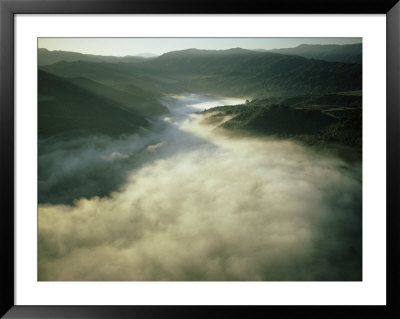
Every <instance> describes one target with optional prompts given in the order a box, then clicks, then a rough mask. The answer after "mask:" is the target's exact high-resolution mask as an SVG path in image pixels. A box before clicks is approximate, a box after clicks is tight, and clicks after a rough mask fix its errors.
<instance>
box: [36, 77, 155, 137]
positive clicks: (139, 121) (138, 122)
mask: <svg viewBox="0 0 400 319" xmlns="http://www.w3.org/2000/svg"><path fill="white" fill-rule="evenodd" d="M146 125H148V121H147V120H146V119H145V118H144V117H143V116H142V115H140V114H139V113H137V112H134V111H127V110H125V109H122V108H120V107H119V105H118V104H116V103H114V104H113V103H111V102H110V101H108V100H106V99H104V98H103V97H100V96H97V95H95V94H93V93H91V92H88V91H87V90H85V89H83V88H80V87H78V86H76V85H74V84H73V83H70V82H68V81H67V80H65V79H61V78H59V77H57V76H55V75H52V74H49V73H47V72H43V71H40V70H39V72H38V131H39V137H49V136H54V135H57V134H63V133H64V134H65V133H67V134H88V133H102V134H108V135H121V134H127V133H132V132H135V131H137V130H138V128H139V127H142V126H146Z"/></svg>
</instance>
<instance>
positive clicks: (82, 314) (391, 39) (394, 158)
mask: <svg viewBox="0 0 400 319" xmlns="http://www.w3.org/2000/svg"><path fill="white" fill-rule="evenodd" d="M39 13H40V14H56V13H62V14H120V13H125V14H127V13H135V14H146V13H152V14H170V13H174V14H218V13H225V14H229V13H246V14H257V13H258V14H259V13H263V14H279V13H285V14H291V13H293V14H294V13H296V14H300V13H313V14H327V13H329V14H385V15H386V20H387V32H386V36H387V106H386V112H387V118H386V123H387V131H386V146H387V153H386V156H387V171H386V174H387V202H386V204H387V211H386V217H387V305H386V306H373V305H371V306H239V305H238V306H156V305H155V306H22V305H15V303H14V293H15V291H14V261H15V260H14V200H15V198H14V186H15V185H14V173H15V172H14V160H15V158H14V15H15V14H39ZM399 18H400V2H398V0H389V1H385V0H324V1H323V0H319V1H316V0H307V1H295V0H293V1H292V0H291V1H288V0H280V1H276V0H275V1H267V0H266V1H262V2H261V1H258V2H255V1H252V0H250V1H249V0H248V1H245V2H242V3H239V2H238V3H235V4H234V3H231V2H229V4H228V3H227V2H222V1H216V0H214V1H209V0H204V1H197V2H194V1H184V0H170V1H163V0H134V1H128V0H69V1H68V0H47V1H43V0H42V1H40V0H0V22H1V38H0V40H1V51H0V58H1V64H0V67H1V69H0V168H1V170H0V181H1V186H2V188H1V192H0V196H1V197H0V203H1V209H0V212H1V213H0V218H1V219H0V221H1V231H0V236H1V237H0V238H1V244H2V246H1V262H0V271H1V273H0V293H1V295H0V315H2V316H3V315H4V318H206V317H207V318H208V317H220V318H221V317H231V316H232V315H237V316H239V317H242V318H243V317H244V318H247V317H250V316H251V317H258V316H263V317H267V316H268V317H271V318H275V317H278V318H280V317H289V318H290V317H296V318H303V317H307V318H309V317H321V316H323V317H324V318H350V317H351V318H355V317H358V316H363V315H368V316H372V317H373V318H395V317H397V318H399V317H400V307H399V306H398V304H399V302H398V301H399V295H398V292H397V291H398V287H399V284H400V282H399V269H400V267H399V262H398V259H397V249H398V247H397V244H399V235H398V234H399V231H398V229H399V227H400V224H399V218H398V213H399V211H400V209H399V203H398V200H397V197H398V189H399V188H398V186H399V182H400V180H399V169H398V163H399V162H400V154H399V150H400V147H399V146H400V143H399V140H398V138H399V137H400V67H399V57H400V19H399ZM376 213H381V214H384V213H385V212H376Z"/></svg>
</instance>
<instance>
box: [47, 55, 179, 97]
mask: <svg viewBox="0 0 400 319" xmlns="http://www.w3.org/2000/svg"><path fill="white" fill-rule="evenodd" d="M40 69H41V70H44V71H46V72H49V73H52V74H55V75H57V76H59V77H64V78H87V79H90V80H93V81H95V82H98V83H101V84H103V85H106V86H109V87H112V88H114V89H117V90H119V91H124V92H127V93H128V94H131V95H143V94H144V95H146V96H155V95H159V94H160V93H168V92H177V91H179V89H178V88H179V83H177V80H176V79H173V78H172V77H170V76H168V75H164V76H160V72H158V71H154V70H152V69H151V68H147V67H146V66H143V65H142V63H94V62H84V61H77V62H65V61H61V62H58V63H55V64H52V65H46V66H42V67H40ZM181 91H182V90H181Z"/></svg>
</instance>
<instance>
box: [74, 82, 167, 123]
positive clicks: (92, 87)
mask: <svg viewBox="0 0 400 319" xmlns="http://www.w3.org/2000/svg"><path fill="white" fill-rule="evenodd" d="M68 81H70V82H72V83H74V84H75V85H77V86H79V87H81V88H84V89H85V90H87V91H89V92H92V93H94V94H96V95H99V96H102V97H104V98H106V99H109V100H111V101H116V102H118V103H121V106H122V107H124V108H126V109H127V110H134V111H137V112H139V113H141V114H144V115H146V116H155V115H161V114H166V113H168V109H167V108H166V107H165V106H164V105H162V104H161V103H159V102H158V101H157V100H156V99H155V98H154V97H153V96H152V95H150V94H148V93H145V92H143V91H142V90H140V89H139V88H135V89H131V90H130V92H131V93H128V92H124V91H120V90H116V89H113V88H112V87H109V86H106V85H103V84H101V83H98V82H95V81H93V80H90V79H87V78H69V79H68Z"/></svg>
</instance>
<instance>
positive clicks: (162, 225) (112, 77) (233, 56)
mask: <svg viewBox="0 0 400 319" xmlns="http://www.w3.org/2000/svg"><path fill="white" fill-rule="evenodd" d="M357 48H358V46H357ZM357 48H355V47H349V48H340V49H341V50H339V52H338V48H337V47H334V48H331V49H329V50H335V51H334V52H333V53H332V54H327V53H326V52H325V51H323V50H322V51H321V48H319V47H318V48H316V49H315V50H317V49H318V52H317V53H315V54H319V56H323V55H327V56H328V58H327V59H328V60H329V59H331V60H332V59H333V60H335V61H325V60H323V59H320V60H316V59H314V58H308V57H303V56H299V55H290V54H286V52H279V53H276V52H272V51H268V52H262V51H257V50H246V49H241V48H232V49H228V50H199V49H186V50H179V51H172V52H167V53H164V54H162V55H160V56H151V57H150V58H145V57H134V56H130V57H129V59H127V58H124V57H108V56H97V55H84V54H81V55H80V54H73V52H62V51H48V50H47V51H44V50H41V51H39V57H40V54H43V56H42V58H39V61H42V63H40V64H39V70H38V280H39V281H358V280H362V267H361V266H362V222H361V221H362V65H361V64H360V63H358V62H359V60H357V57H356V55H357V54H358V51H357V50H358V49H357ZM307 50H312V48H307ZM329 50H328V51H329ZM307 52H308V53H307V54H309V51H307ZM321 52H322V53H321ZM302 54H303V53H302ZM346 54H347V55H346ZM82 55H83V56H85V57H82ZM344 61H351V62H350V63H349V62H344ZM354 61H357V62H354Z"/></svg>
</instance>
